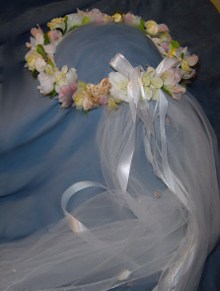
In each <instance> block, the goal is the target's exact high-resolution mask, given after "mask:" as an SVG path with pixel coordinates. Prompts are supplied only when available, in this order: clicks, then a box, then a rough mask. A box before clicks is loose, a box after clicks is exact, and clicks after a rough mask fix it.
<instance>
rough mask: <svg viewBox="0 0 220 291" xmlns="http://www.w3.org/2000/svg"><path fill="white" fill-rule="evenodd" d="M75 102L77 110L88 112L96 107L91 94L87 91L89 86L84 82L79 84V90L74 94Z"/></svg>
mask: <svg viewBox="0 0 220 291" xmlns="http://www.w3.org/2000/svg"><path fill="white" fill-rule="evenodd" d="M73 101H74V104H75V106H76V109H79V110H84V111H88V110H90V109H93V108H94V107H96V106H95V105H94V104H93V103H92V100H91V98H90V94H89V92H88V90H87V85H86V83H84V82H79V83H78V88H77V91H76V92H75V94H73Z"/></svg>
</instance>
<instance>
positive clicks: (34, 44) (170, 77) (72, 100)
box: [25, 9, 198, 111]
mask: <svg viewBox="0 0 220 291" xmlns="http://www.w3.org/2000/svg"><path fill="white" fill-rule="evenodd" d="M109 22H114V23H122V24H127V25H130V26H134V27H137V28H139V29H140V30H141V31H142V32H143V33H144V34H145V35H146V37H148V38H150V39H151V40H152V41H153V42H154V44H155V45H156V47H157V48H158V50H159V52H160V53H161V55H162V56H163V57H164V60H163V61H162V62H161V63H160V64H159V66H158V67H157V68H156V69H155V68H153V67H150V66H148V67H147V68H146V70H144V69H143V68H141V67H140V68H139V73H138V82H139V85H140V87H141V90H140V91H141V99H142V100H147V101H150V100H158V98H159V94H160V91H161V90H162V91H164V92H165V93H168V95H170V96H171V97H172V98H174V99H179V98H180V97H181V95H182V94H183V93H185V91H186V88H185V84H184V83H186V82H187V81H188V80H190V79H191V78H193V77H194V76H195V69H194V68H193V67H194V66H195V65H196V63H197V62H198V57H197V56H196V55H195V54H193V55H191V54H190V53H189V51H188V49H187V47H181V46H180V44H179V42H177V41H175V40H173V39H172V37H171V36H170V34H169V29H168V27H167V26H166V25H165V24H157V23H156V22H155V21H153V20H149V21H146V22H145V21H144V20H143V19H142V18H141V17H139V16H135V15H133V14H131V13H127V14H120V13H116V14H114V15H112V16H109V15H107V14H104V13H102V12H101V11H99V10H98V9H93V10H91V11H86V12H83V11H80V10H77V13H73V14H69V15H66V16H64V17H60V18H54V19H52V20H51V21H50V22H49V23H48V24H47V25H48V27H49V29H50V30H49V31H48V32H43V30H42V29H41V28H40V27H39V26H37V27H35V28H32V29H31V34H32V36H31V38H30V42H29V43H27V44H26V45H27V47H28V48H29V49H30V50H29V51H28V53H27V54H26V56H25V59H26V62H27V63H26V65H25V66H27V67H28V69H29V70H30V71H32V74H33V76H34V77H37V78H38V81H39V83H40V85H39V86H38V89H39V91H40V93H41V94H43V95H47V96H50V97H51V98H54V97H55V96H57V98H58V100H59V102H60V103H61V106H62V107H63V108H66V107H69V106H71V105H72V106H75V107H76V108H77V109H79V110H84V111H88V110H91V109H93V108H96V107H99V106H102V105H108V107H110V108H116V107H117V105H118V104H119V103H120V102H122V101H125V102H129V100H128V98H129V97H128V94H127V92H128V84H129V79H130V78H132V73H131V72H132V71H131V70H130V74H125V73H123V72H121V71H120V68H119V69H117V68H118V62H124V63H125V62H126V64H127V67H129V68H131V65H130V63H128V61H127V60H126V59H125V58H124V57H123V56H122V55H118V56H116V59H114V60H112V62H111V63H110V64H111V66H112V67H113V68H114V69H116V70H117V71H118V72H111V73H110V74H109V75H108V77H106V78H105V79H103V80H101V82H100V83H98V84H90V83H85V82H83V81H80V80H78V76H77V71H76V69H75V68H68V66H67V65H64V66H63V67H62V68H61V69H59V68H58V67H57V65H56V63H55V59H54V53H55V51H56V46H57V45H58V44H59V43H60V42H61V40H62V38H63V37H64V36H65V35H66V34H68V33H70V32H72V31H74V30H76V29H77V28H79V27H81V26H83V25H86V24H89V23H96V24H105V23H109Z"/></svg>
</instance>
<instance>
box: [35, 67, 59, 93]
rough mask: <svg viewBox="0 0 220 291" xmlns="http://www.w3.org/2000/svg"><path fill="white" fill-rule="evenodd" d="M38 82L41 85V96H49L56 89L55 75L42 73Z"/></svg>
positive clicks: (39, 87)
mask: <svg viewBox="0 0 220 291" xmlns="http://www.w3.org/2000/svg"><path fill="white" fill-rule="evenodd" d="M38 80H39V82H40V85H39V86H38V87H37V88H38V89H39V91H40V93H41V94H43V95H48V94H50V93H51V92H52V91H53V89H54V83H55V77H54V75H49V74H47V73H45V72H41V73H40V74H39V75H38Z"/></svg>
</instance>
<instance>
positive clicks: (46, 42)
mask: <svg viewBox="0 0 220 291" xmlns="http://www.w3.org/2000/svg"><path fill="white" fill-rule="evenodd" d="M47 44H50V40H49V37H48V34H47V33H46V32H45V33H44V45H47Z"/></svg>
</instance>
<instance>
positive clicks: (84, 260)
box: [0, 28, 220, 291]
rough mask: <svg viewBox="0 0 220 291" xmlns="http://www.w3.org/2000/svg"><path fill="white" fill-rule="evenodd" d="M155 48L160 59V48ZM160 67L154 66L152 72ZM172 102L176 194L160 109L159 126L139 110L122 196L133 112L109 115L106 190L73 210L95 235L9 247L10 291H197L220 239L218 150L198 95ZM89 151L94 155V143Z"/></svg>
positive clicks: (65, 233)
mask: <svg viewBox="0 0 220 291" xmlns="http://www.w3.org/2000/svg"><path fill="white" fill-rule="evenodd" d="M123 29H124V28H123ZM147 42H148V40H147ZM148 45H149V46H148V48H147V50H148V52H149V54H150V55H151V56H152V54H154V50H155V48H153V47H152V44H151V43H150V41H149V44H148ZM67 55H68V54H67ZM65 57H67V56H66V54H65V56H64V58H65ZM157 59H159V57H158V56H156V54H155V55H154V56H152V62H155V63H156V62H157ZM150 61H151V60H150ZM92 81H93V80H92ZM165 97H166V100H167V102H168V109H167V111H166V118H165V124H164V126H165V134H166V140H165V142H166V146H167V155H168V166H169V170H170V175H171V176H170V177H171V181H172V185H170V182H169V181H168V180H167V178H166V177H167V176H166V174H165V171H166V169H165V167H164V164H163V162H164V159H163V154H162V151H163V150H162V145H163V143H164V140H163V141H162V130H163V129H162V123H161V116H160V109H159V101H158V102H157V103H156V102H153V103H151V104H150V106H149V108H148V107H146V108H147V110H148V112H149V114H150V115H149V116H150V121H151V124H150V123H149V122H147V120H146V114H145V109H146V108H145V107H140V108H139V109H138V112H137V116H138V119H137V123H136V139H135V149H134V156H133V159H132V164H131V171H130V175H129V181H128V187H127V191H122V190H121V189H120V183H119V177H118V175H117V167H118V163H119V161H120V157H121V154H122V152H123V150H124V148H125V146H126V143H127V141H128V138H129V135H130V132H131V128H132V126H133V124H132V118H131V113H130V111H129V106H128V105H127V104H122V105H121V106H120V107H119V108H118V110H116V111H109V110H107V109H103V112H102V117H101V119H100V120H99V125H98V128H97V131H96V132H94V133H93V134H96V141H97V146H98V151H99V158H100V165H101V169H102V175H103V177H104V181H105V184H104V187H106V190H104V191H103V189H101V187H99V186H98V185H97V188H94V187H92V188H91V189H90V188H89V189H87V190H83V191H81V192H79V193H77V194H76V196H78V195H80V196H81V203H78V204H77V203H76V205H74V198H72V200H73V201H70V202H72V203H69V204H68V207H67V210H68V211H69V212H70V213H71V214H72V215H73V216H74V217H75V218H77V219H78V220H79V221H80V222H81V223H82V224H83V225H84V226H85V227H86V228H87V230H85V231H83V232H79V233H73V232H72V231H71V229H70V227H69V225H68V223H67V221H66V219H65V218H64V219H62V220H61V221H60V222H58V223H57V224H55V225H52V226H51V227H50V228H48V229H47V231H45V230H44V231H42V232H41V233H38V234H36V235H32V236H30V237H29V238H26V239H24V240H21V241H17V242H12V243H8V244H6V245H4V246H3V247H2V248H1V267H0V282H1V283H0V286H1V288H2V289H3V290H83V291H84V290H85V291H87V290H88V291H93V290H94V291H97V290H109V289H111V288H114V287H117V286H120V285H124V284H133V285H135V282H136V281H137V280H139V279H144V280H146V281H147V284H149V285H151V286H152V285H153V286H155V290H162V291H167V290H178V291H183V290H196V289H197V285H198V283H199V279H200V275H201V271H202V267H203V264H204V261H205V259H206V256H207V255H208V253H209V252H210V251H211V250H212V248H213V246H214V245H215V243H216V240H217V238H218V236H219V232H220V227H219V222H220V220H219V207H220V204H219V188H218V187H219V185H218V177H217V175H218V168H217V165H216V161H217V159H218V157H217V151H216V144H215V143H216V140H215V136H214V134H213V132H212V129H211V128H210V126H209V123H208V121H207V119H206V117H205V116H204V114H203V113H202V110H201V109H200V107H199V105H198V104H197V103H196V101H195V100H194V99H193V97H192V96H191V95H190V94H189V93H186V94H185V95H184V96H183V97H182V99H181V100H180V101H175V100H173V99H171V98H170V97H169V96H165ZM146 106H148V104H146ZM148 121H149V119H148ZM152 126H153V132H154V135H152V134H151V133H150V130H151V129H152V128H151V127H152ZM83 150H87V151H89V143H88V146H86V144H85V147H84V148H83ZM82 154H83V153H82ZM97 182H99V181H97ZM155 278H156V279H155Z"/></svg>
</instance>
